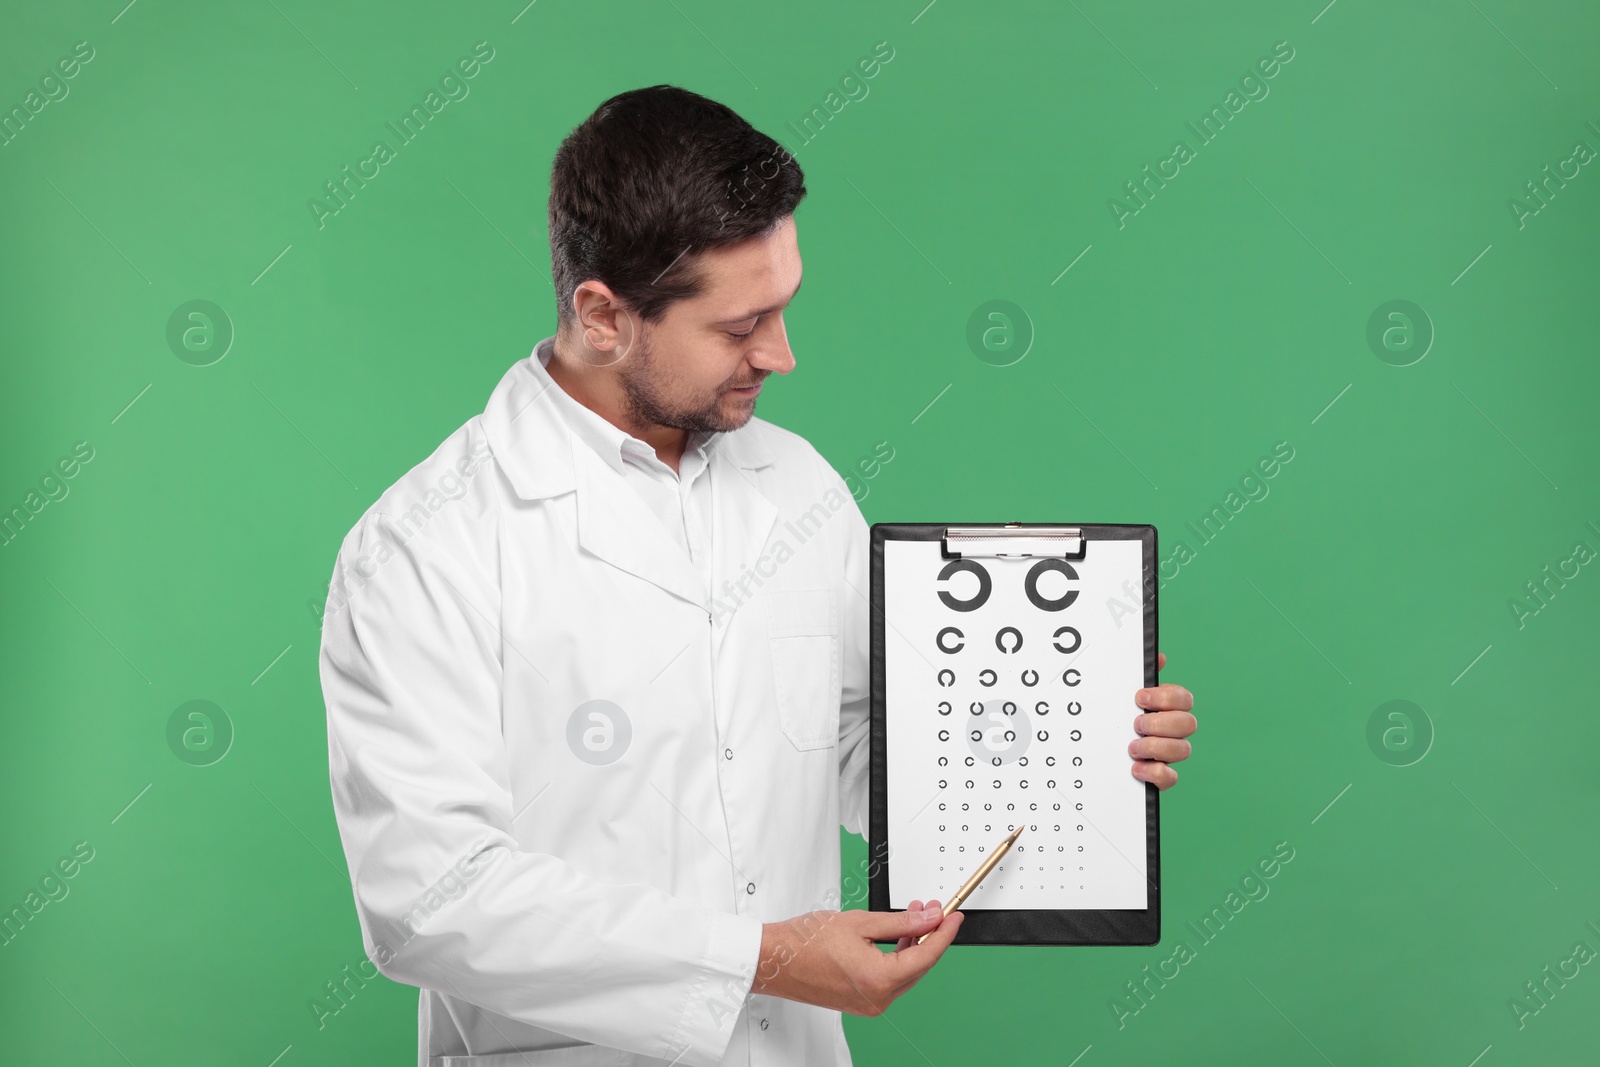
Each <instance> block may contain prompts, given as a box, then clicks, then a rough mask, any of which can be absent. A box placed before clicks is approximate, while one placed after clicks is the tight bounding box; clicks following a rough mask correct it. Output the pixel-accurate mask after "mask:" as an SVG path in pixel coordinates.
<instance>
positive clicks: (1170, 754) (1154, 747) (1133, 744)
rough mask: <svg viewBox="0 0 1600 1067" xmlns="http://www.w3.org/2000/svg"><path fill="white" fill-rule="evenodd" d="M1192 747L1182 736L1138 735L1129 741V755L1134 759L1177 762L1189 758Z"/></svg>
mask: <svg viewBox="0 0 1600 1067" xmlns="http://www.w3.org/2000/svg"><path fill="white" fill-rule="evenodd" d="M1190 751H1191V747H1190V745H1189V742H1187V741H1185V740H1184V739H1183V738H1181V737H1136V738H1134V739H1133V740H1132V741H1130V742H1128V755H1130V756H1132V757H1133V758H1134V759H1153V760H1160V761H1161V762H1162V763H1177V762H1178V761H1179V760H1186V759H1188V758H1189V753H1190Z"/></svg>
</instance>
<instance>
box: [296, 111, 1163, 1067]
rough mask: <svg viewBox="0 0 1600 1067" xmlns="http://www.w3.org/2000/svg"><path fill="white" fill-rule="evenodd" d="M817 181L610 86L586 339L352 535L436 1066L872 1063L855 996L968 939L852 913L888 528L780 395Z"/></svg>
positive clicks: (515, 371)
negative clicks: (803, 238) (846, 1022)
mask: <svg viewBox="0 0 1600 1067" xmlns="http://www.w3.org/2000/svg"><path fill="white" fill-rule="evenodd" d="M804 195H805V186H804V181H803V175H802V173H801V170H800V167H799V165H798V164H797V163H796V162H795V161H794V159H793V158H792V157H791V156H790V155H789V154H788V153H787V152H786V151H784V150H783V149H782V147H781V146H780V145H778V144H777V142H775V141H773V140H771V139H770V138H768V137H766V136H764V135H762V134H760V133H758V132H757V131H755V130H754V129H752V128H751V127H750V126H749V125H748V124H746V123H745V122H744V121H743V120H742V119H740V118H739V117H738V116H737V115H735V114H734V113H733V112H732V111H730V110H729V109H727V108H726V107H723V106H722V105H720V104H717V103H714V102H713V101H710V100H707V99H705V98H703V97H700V96H696V95H695V94H693V93H689V92H686V91H684V90H682V89H677V88H674V87H671V86H655V87H653V88H649V89H641V90H636V91H633V92H627V93H623V94H621V95H620V96H617V97H614V98H613V99H611V100H608V101H607V102H606V103H604V104H602V105H601V106H600V108H599V109H598V110H596V111H595V113H594V114H593V115H591V116H590V117H589V118H588V119H587V120H586V121H585V122H584V123H583V124H582V125H580V126H579V127H578V128H577V129H575V130H574V131H573V132H572V134H571V135H570V136H569V137H568V138H567V139H566V141H565V142H564V143H563V144H562V145H561V148H560V150H559V151H558V152H557V153H556V157H555V162H554V166H553V168H552V175H551V192H550V212H549V224H550V242H551V258H552V263H553V267H554V281H555V289H556V294H557V300H556V309H557V319H558V331H557V333H556V334H555V336H554V337H551V338H546V339H545V340H543V341H541V342H539V344H538V346H537V347H536V348H535V350H534V353H533V355H531V356H530V357H529V358H527V359H525V360H522V361H521V362H519V363H517V364H516V365H515V366H514V367H512V368H511V370H510V371H509V372H508V373H507V374H506V376H505V378H504V379H503V380H502V381H501V383H500V385H499V386H498V387H497V388H496V390H495V391H494V394H493V396H491V398H490V400H489V403H488V406H487V408H486V410H485V411H484V412H483V414H481V415H478V416H475V417H473V418H472V419H470V420H468V422H467V423H466V425H464V426H462V427H461V429H459V430H458V431H456V432H455V433H454V434H452V435H451V436H450V437H449V438H448V439H447V440H446V441H445V442H444V443H443V444H442V445H440V446H439V448H438V450H436V451H435V452H434V453H433V455H431V456H430V457H428V458H427V459H426V460H424V461H423V462H422V463H421V464H419V465H418V466H417V467H415V468H414V469H412V470H411V471H410V472H409V473H408V474H406V475H405V476H404V477H403V478H401V479H400V481H399V482H397V483H396V484H395V485H394V486H393V487H391V488H390V489H389V490H388V491H386V492H385V493H384V494H383V496H382V497H381V498H380V499H379V500H378V501H377V502H376V503H375V504H374V505H373V506H372V508H371V509H369V510H368V511H367V513H366V514H365V515H363V516H362V518H361V521H360V522H359V523H358V524H357V525H356V526H355V528H354V529H353V530H351V532H350V534H349V535H348V536H347V537H346V539H345V541H344V544H343V546H342V547H341V549H340V553H339V559H338V562H337V564H336V566H335V572H334V581H333V584H332V587H331V589H330V592H329V602H328V607H327V611H326V613H325V618H324V623H323V641H322V658H321V672H322V684H323V691H324V694H325V697H326V701H327V711H328V751H329V765H330V771H331V780H332V787H333V799H334V808H335V812H336V814H337V816H338V822H339V830H340V834H341V837H342V839H343V843H344V849H345V855H346V857H347V859H348V861H349V866H350V873H351V880H352V883H353V887H354V891H355V901H356V909H357V914H358V915H359V917H360V921H361V928H362V934H363V937H364V939H365V942H366V947H367V951H368V954H369V955H370V956H371V958H372V960H373V962H374V963H376V964H377V965H378V967H379V969H380V970H382V972H383V973H384V974H386V975H388V976H389V977H390V978H393V979H395V980H396V981H399V982H405V983H409V984H412V985H416V986H419V987H421V989H422V993H421V997H420V1001H419V1006H418V1011H419V1049H418V1062H419V1064H421V1065H423V1067H427V1065H430V1064H431V1065H436V1067H437V1065H444V1064H452V1065H467V1064H473V1065H479V1067H489V1065H501V1064H513V1063H515V1064H546V1063H548V1064H601V1063H604V1064H612V1065H615V1064H646V1063H652V1064H653V1063H677V1064H685V1065H691V1067H699V1065H712V1064H749V1063H752V1062H760V1063H762V1064H775V1065H785V1067H786V1065H795V1067H798V1065H801V1064H820V1063H842V1064H848V1063H849V1062H850V1054H849V1050H848V1048H847V1047H846V1044H845V1041H844V1034H843V1028H842V1026H841V1020H840V1012H844V1011H848V1012H851V1013H853V1014H860V1015H876V1014H878V1013H880V1012H882V1011H883V1010H884V1009H885V1008H886V1007H888V1005H889V1004H890V1003H891V1002H892V1001H893V1000H894V999H895V998H896V997H898V996H899V995H901V994H902V993H904V992H905V991H906V990H908V989H909V988H911V986H912V985H913V984H915V983H916V981H917V980H918V979H919V978H920V977H921V976H922V975H923V974H925V973H926V972H927V971H928V969H929V968H931V967H932V966H933V965H934V963H935V962H937V961H938V959H939V958H940V956H941V954H942V953H943V952H944V950H945V948H946V947H947V946H948V945H949V944H950V943H951V941H952V939H953V938H954V937H955V934H956V931H957V929H958V928H959V926H960V923H961V914H960V912H955V913H952V914H951V915H950V916H949V917H947V918H942V921H941V916H940V914H939V910H938V903H939V902H938V901H930V902H929V910H928V911H927V912H926V913H925V912H923V911H922V910H919V905H920V903H921V902H920V901H919V902H914V903H913V906H912V907H911V908H910V909H909V910H907V911H905V912H903V913H887V914H886V913H873V912H867V911H861V910H854V909H850V910H842V911H841V910H838V905H839V904H840V898H839V885H840V864H839V835H838V827H839V826H840V825H841V824H842V825H843V826H844V827H845V828H846V829H848V830H850V831H852V832H855V833H861V832H862V831H863V830H864V828H865V826H866V821H867V779H868V770H867V768H868V762H869V761H868V746H869V724H868V718H869V715H868V711H869V695H868V687H869V677H868V675H869V669H868V603H867V600H866V599H865V591H866V589H867V586H868V563H867V559H868V556H867V553H868V548H869V545H868V530H867V526H866V523H865V521H864V520H863V518H862V516H861V513H860V511H859V510H858V509H857V507H856V505H855V502H854V500H853V499H852V498H851V494H850V492H849V491H848V490H847V489H846V488H845V485H844V482H843V480H842V479H841V478H840V477H839V475H838V474H837V473H835V472H834V470H833V469H832V468H831V467H830V466H829V465H828V464H827V463H826V462H825V461H824V460H823V459H822V457H821V456H820V455H819V454H818V453H817V452H816V451H815V450H814V449H813V448H812V447H811V446H810V445H809V444H807V443H806V441H805V440H804V439H802V438H801V437H799V436H797V435H795V434H793V433H790V432H788V431H786V430H782V429H779V428H778V427H776V426H774V425H772V424H770V423H768V422H765V421H764V420H761V419H757V418H754V417H753V413H754V410H755V406H756V397H757V395H758V394H759V393H760V391H761V390H762V388H763V387H764V386H765V384H766V381H767V378H768V376H769V375H771V374H774V373H777V374H787V373H788V372H789V371H790V370H791V369H793V367H794V365H795V357H794V354H793V353H792V352H791V351H790V348H789V344H788V339H787V336H786V334H785V330H784V321H783V310H784V308H785V307H786V306H787V305H788V303H789V302H790V300H792V299H793V298H794V295H795V293H796V292H798V290H799V288H800V284H801V262H800V254H799V249H798V244H797V239H796V229H795V222H794V210H795V207H796V205H798V203H799V202H800V200H801V198H802V197H803V196H804ZM797 529H798V530H803V531H805V537H804V539H803V540H802V539H801V538H799V537H797V536H795V535H794V534H793V533H792V532H791V531H794V530H797ZM1141 698H1142V700H1141V702H1142V705H1143V706H1144V707H1146V708H1148V709H1151V710H1150V712H1149V713H1147V714H1144V715H1140V716H1138V717H1137V718H1136V720H1135V723H1134V725H1135V726H1136V727H1137V732H1138V733H1139V734H1141V735H1143V736H1139V737H1138V738H1137V739H1136V740H1134V741H1133V743H1132V744H1131V745H1130V748H1129V754H1130V756H1132V757H1133V760H1132V762H1131V764H1130V768H1131V773H1132V774H1134V775H1135V776H1136V777H1139V778H1142V779H1144V780H1146V781H1150V782H1154V783H1155V784H1156V785H1157V786H1159V787H1161V788H1166V787H1167V786H1170V785H1171V784H1172V782H1173V781H1175V780H1176V772H1174V771H1173V770H1172V769H1171V768H1170V767H1169V766H1168V764H1169V763H1172V762H1176V761H1178V760H1181V759H1183V758H1185V757H1186V756H1187V755H1188V754H1189V742H1188V741H1187V740H1185V738H1186V737H1187V736H1188V735H1189V734H1190V733H1191V732H1192V731H1193V729H1194V717H1193V716H1192V715H1191V714H1190V713H1189V710H1188V709H1189V708H1190V707H1191V706H1192V699H1191V697H1190V695H1189V693H1188V692H1187V690H1184V689H1183V688H1182V687H1180V686H1172V685H1163V686H1160V687H1158V688H1156V689H1153V690H1143V691H1141ZM925 933H926V934H928V935H929V936H928V938H927V940H925V941H923V942H922V943H921V944H917V943H916V938H917V937H919V936H920V935H922V934H925ZM874 939H877V940H888V939H898V944H897V947H896V949H895V950H894V951H892V952H885V951H884V950H882V949H880V948H879V947H878V946H877V945H876V944H875V940H874Z"/></svg>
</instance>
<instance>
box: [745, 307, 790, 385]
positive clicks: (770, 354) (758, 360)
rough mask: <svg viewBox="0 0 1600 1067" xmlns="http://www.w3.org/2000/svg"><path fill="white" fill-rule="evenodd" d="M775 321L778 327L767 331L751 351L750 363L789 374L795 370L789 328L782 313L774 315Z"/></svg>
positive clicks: (763, 368)
mask: <svg viewBox="0 0 1600 1067" xmlns="http://www.w3.org/2000/svg"><path fill="white" fill-rule="evenodd" d="M773 322H774V325H775V326H776V327H777V329H775V330H769V331H767V336H766V337H765V338H763V339H762V341H761V343H760V344H759V345H757V346H756V347H755V350H754V351H752V352H751V353H750V357H749V358H750V365H751V366H753V367H759V368H761V369H762V370H764V371H771V372H773V373H775V374H788V373H789V372H790V371H792V370H794V350H793V349H791V348H790V347H789V330H788V327H787V326H785V325H784V321H783V316H782V315H781V314H780V315H776V316H774V319H773Z"/></svg>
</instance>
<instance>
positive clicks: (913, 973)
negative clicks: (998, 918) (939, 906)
mask: <svg viewBox="0 0 1600 1067" xmlns="http://www.w3.org/2000/svg"><path fill="white" fill-rule="evenodd" d="M963 918H964V916H963V915H962V914H961V912H959V911H952V912H951V913H950V914H949V915H946V916H945V917H944V921H943V922H941V923H940V924H939V926H938V928H936V929H934V930H931V931H929V932H928V936H927V937H926V938H925V939H923V942H922V944H920V945H919V944H917V943H916V938H912V943H911V945H910V946H909V947H907V948H906V950H905V951H903V952H896V953H895V954H894V960H895V963H896V966H897V968H899V970H898V971H897V974H898V977H899V981H898V982H897V984H896V987H895V989H896V992H895V996H899V995H900V991H902V990H903V989H907V988H910V986H912V985H913V984H915V983H916V981H917V980H918V979H920V978H921V977H922V976H923V975H924V974H927V973H928V969H929V968H930V967H932V966H933V965H934V964H935V963H938V962H939V957H940V956H941V955H943V954H944V950H945V949H947V948H949V947H950V942H952V941H954V940H955V939H956V931H957V930H959V929H961V921H962V919H963Z"/></svg>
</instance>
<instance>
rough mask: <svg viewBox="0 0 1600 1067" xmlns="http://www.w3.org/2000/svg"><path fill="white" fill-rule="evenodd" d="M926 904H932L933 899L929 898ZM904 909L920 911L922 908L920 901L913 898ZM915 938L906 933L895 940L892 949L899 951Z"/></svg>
mask: <svg viewBox="0 0 1600 1067" xmlns="http://www.w3.org/2000/svg"><path fill="white" fill-rule="evenodd" d="M928 904H929V906H932V904H933V901H931V900H930V901H928ZM906 910H907V911H921V910H922V901H920V900H913V901H912V902H911V903H910V904H908V905H906ZM915 940H916V938H914V937H912V936H911V935H909V934H907V935H906V936H905V937H902V938H901V939H900V940H899V941H897V942H895V946H894V950H895V951H896V952H899V951H900V950H901V949H903V948H905V947H906V946H907V945H909V944H911V943H912V942H913V941H915Z"/></svg>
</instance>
